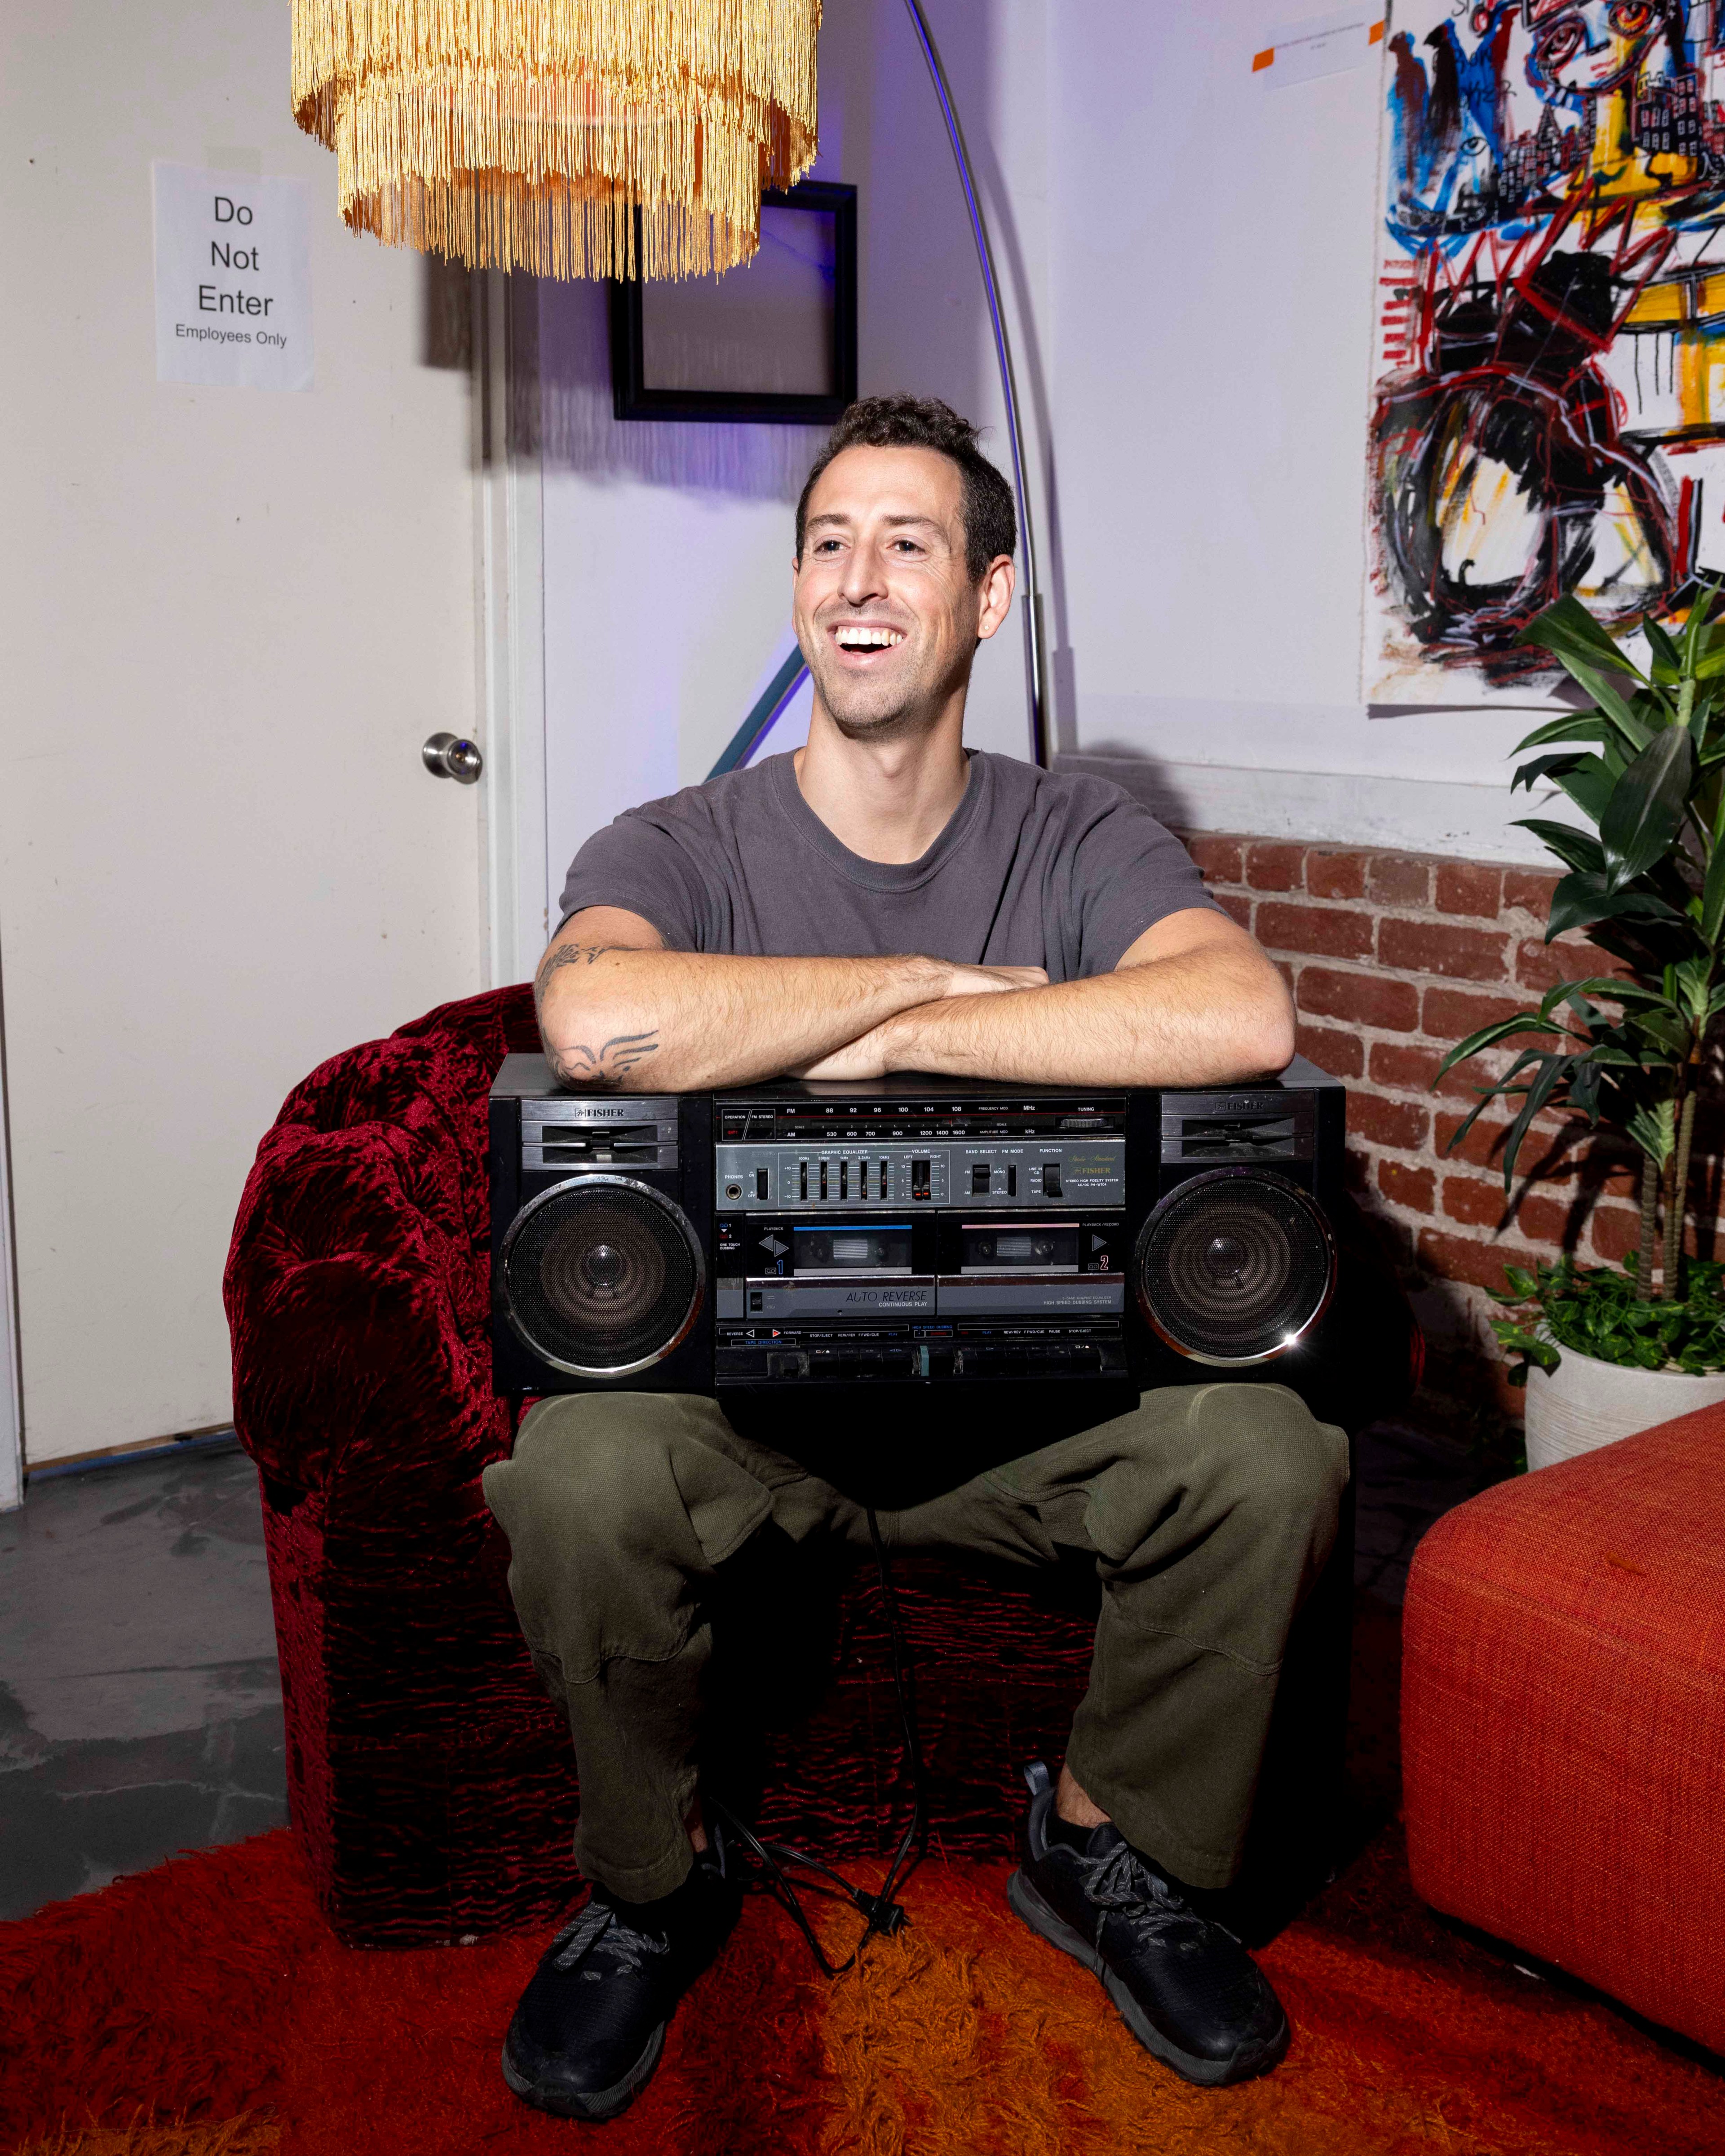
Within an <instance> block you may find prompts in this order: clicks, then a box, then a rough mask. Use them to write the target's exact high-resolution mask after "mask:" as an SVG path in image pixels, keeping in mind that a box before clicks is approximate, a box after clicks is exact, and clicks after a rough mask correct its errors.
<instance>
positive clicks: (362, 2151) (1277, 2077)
mask: <svg viewBox="0 0 1725 2156" xmlns="http://www.w3.org/2000/svg"><path fill="white" fill-rule="evenodd" d="M1007 1868H1008V1867H1007V1866H1004V1864H1003V1865H995V1864H942V1863H938V1862H930V1863H927V1864H926V1865H924V1866H923V1867H922V1870H921V1871H918V1872H917V1873H916V1876H915V1877H914V1878H913V1879H912V1881H911V1885H910V1887H909V1890H908V1894H907V1901H908V1905H909V1907H910V1909H911V1917H912V1923H911V1928H909V1929H908V1930H906V1932H904V1933H901V1934H900V1936H899V1937H898V1938H896V1939H893V1940H891V1941H878V1942H876V1943H875V1946H874V1947H873V1948H871V1949H870V1953H869V1955H868V1957H867V1958H866V1960H865V1963H864V1964H863V1966H862V1967H861V1969H860V1970H859V1971H857V1972H855V1973H853V1974H850V1975H848V1976H846V1977H843V1978H841V1979H839V1980H838V1981H837V1982H836V1983H834V1984H828V1983H826V1982H824V1980H822V1979H819V1978H818V1977H817V1976H816V1974H814V1969H813V1967H812V1964H811V1963H809V1960H808V1958H807V1955H806V1951H805V1949H804V1948H803V1945H802V1943H801V1942H800V1941H799V1940H798V1938H796V1936H795V1935H794V1933H793V1931H792V1929H791V1926H790V1924H789V1922H788V1919H787V1918H786V1917H784V1916H783V1914H782V1913H781V1912H780V1911H778V1909H777V1908H776V1907H774V1906H773V1904H771V1903H770V1902H767V1901H765V1900H764V1899H763V1898H752V1899H751V1901H750V1902H748V1904H747V1907H746V1909H745V1912H744V1916H743V1920H742V1924H741V1926H740V1927H739V1928H738V1931H737V1933H736V1935H735V1936H734V1938H732V1942H731V1943H730V1945H729V1946H728V1947H727V1948H726V1952H725V1954H724V1955H723V1957H722V1958H721V1960H720V1961H719V1962H718V1963H716V1965H715V1967H714V1968H713V1969H711V1971H709V1973H708V1974H706V1977H705V1978H703V1979H702V1980H701V1984H700V1986H699V1988H698V1989H697V1990H696V1992H695V1993H694V1994H692V1996H691V1999H690V2000H689V2001H688V2002H686V2003H685V2006H684V2008H683V2010H681V2012H680V2014H679V2015H678V2017H677V2019H676V2021H675V2024H674V2025H673V2028H672V2032H671V2035H670V2041H669V2043H668V2045H667V2047H666V2052H665V2062H664V2064H663V2065H662V2066H661V2067H660V2071H659V2074H658V2076H657V2077H656V2078H655V2080H654V2082H652V2083H651V2085H650V2086H649V2088H648V2090H647V2092H646V2093H645V2094H644V2096H643V2097H641V2098H640V2100H639V2102H637V2103H636V2105H635V2106H634V2109H633V2110H632V2111H630V2112H629V2113H627V2114H626V2115H625V2117H624V2118H623V2119H621V2120H620V2121H619V2122H617V2123H614V2124H613V2125H610V2126H606V2127H599V2128H590V2127H578V2126H573V2125H569V2124H566V2123H561V2122H558V2121H555V2120H551V2119H546V2118H542V2117H537V2116H536V2115H535V2114H533V2113H532V2112H528V2111H526V2110H525V2109H523V2108H522V2107H521V2106H520V2105H519V2104H517V2103H516V2101H515V2099H514V2098H513V2097H511V2096H510V2095H509V2093H508V2092H507V2091H506V2089H505V2087H504V2086H503V2083H502V2082H501V2079H500V2077H499V2075H498V2071H497V2050H498V2045H499V2041H500V2039H501V2032H502V2030H503V2027H504V2025H505V2023H506V2020H507V2019H508V2016H509V2013H510V2010H511V2006H512V2005H513V2004H514V2001H515V1999H516V1994H517V1993H518V1992H519V1990H520V1989H521V1985H522V1984H524V1983H525V1982H526V1978H527V1975H528V1974H529V1972H530V1971H531V1969H532V1966H533V1964H534V1962H535V1960H536V1958H537V1956H538V1953H539V1952H540V1950H541V1948H542V1939H541V1938H539V1937H537V1936H535V1937H532V1938H498V1939H491V1940H488V1941H486V1942H485V1943H483V1944H481V1945H478V1946H473V1947H468V1948H444V1949H442V1950H434V1951H429V1952H422V1953H356V1952H352V1951H350V1950H348V1949H346V1948H342V1947H340V1946H338V1945H336V1943H335V1942H334V1940H333V1939H332V1938H331V1937H330V1935H329V1933H328V1932H327V1931H326V1928H325V1927H324V1925H323V1923H322V1921H321V1918H320V1917H319V1916H318V1914H317V1912H316V1908H315V1907H314V1906H313V1903H312V1901H311V1894H310V1892H309V1891H308V1889H307V1886H306V1883H305V1876H304V1874H303V1872H302V1871H301V1869H300V1863H299V1860H298V1856H297V1855H296V1852H295V1843H294V1840H293V1838H292V1836H291V1835H290V1834H289V1833H288V1832H286V1831H282V1832H280V1833H275V1834H269V1835H259V1837H258V1838H257V1839H255V1840H252V1841H248V1842H242V1843H240V1844H239V1845H237V1846H235V1847H233V1848H228V1849H218V1850H210V1851H203V1852H202V1853H200V1854H198V1855H195V1856H183V1857H180V1858H177V1859H176V1860H175V1861H173V1862H172V1863H170V1864H167V1865H164V1866H162V1867H161V1868H160V1869H159V1870H157V1871H151V1872H145V1873H141V1874H140V1875H139V1876H136V1877H134V1878H131V1879H125V1880H121V1881H116V1884H115V1885H113V1886H110V1887H108V1888H107V1889H105V1892H101V1893H100V1894H93V1895H87V1896H84V1897H80V1898H79V1899H77V1900H75V1901H71V1902H60V1903H59V1904H57V1905H56V1906H55V1907H52V1908H49V1909H46V1910H44V1911H43V1912H41V1913H40V1914H39V1915H38V1916H35V1917H30V1918H28V1919H27V1920H25V1921H24V1922H21V1923H15V1924H10V1925H6V1926H0V2149H3V2150H5V2151H8V2152H13V2151H18V2150H28V2151H29V2152H30V2156H477V2153H478V2152H495V2156H515V2152H517V2151H518V2152H521V2156H537V2152H550V2151H553V2150H557V2149H562V2150H565V2151H567V2149H569V2148H572V2147H573V2146H575V2145H577V2144H579V2145H582V2146H587V2145H593V2146H594V2147H596V2148H597V2147H601V2146H602V2147H603V2148H604V2150H605V2151H606V2152H607V2156H649V2152H650V2156H741V2153H742V2152H750V2156H752V2152H755V2151H774V2152H777V2151H784V2152H787V2156H834V2152H839V2151H851V2150H855V2151H861V2152H865V2153H866V2156H896V2152H899V2151H904V2152H906V2156H923V2152H930V2156H959V2152H963V2156H1055V2152H1061V2156H1065V2152H1070V2151H1076V2150H1082V2151H1085V2152H1086V2156H1090V2152H1096V2156H1128V2153H1129V2156H1199V2152H1200V2151H1201V2152H1204V2156H1218V2152H1221V2156H1247V2152H1250V2156H1259V2152H1262V2156H1271V2152H1275V2156H1428V2152H1430V2156H1436V2152H1442V2156H1625V2152H1626V2151H1635V2152H1640V2151H1645V2152H1647V2156H1717V2152H1719V2151H1720V2150H1721V2149H1722V2148H1725V2079H1722V2077H1721V2076H1719V2075H1718V2074H1717V2072H1715V2071H1712V2069H1711V2068H1710V2067H1709V2066H1706V2065H1703V2064H1702V2063H1699V2062H1697V2061H1695V2060H1692V2059H1691V2058H1689V2057H1686V2056H1684V2055H1683V2053H1682V2052H1681V2050H1680V2049H1678V2048H1676V2047H1675V2046H1667V2045H1666V2044H1664V2043H1662V2042H1661V2041H1659V2040H1656V2039H1655V2038H1653V2037H1651V2036H1650V2035H1645V2034H1644V2033H1642V2032H1641V2031H1640V2030H1638V2029H1637V2028H1635V2026H1633V2025H1631V2024H1630V2022H1629V2021H1628V2020H1625V2018H1623V2017H1622V2016H1621V2015H1618V2014H1616V2013H1615V2012H1614V2011H1613V2010H1611V2009H1610V2008H1609V2007H1608V2006H1606V2005H1603V2004H1601V2003H1600V2002H1599V2001H1597V2000H1594V1999H1589V1998H1585V1997H1583V1996H1579V1995H1577V1994H1574V1993H1573V1992H1570V1991H1568V1990H1566V1989H1561V1988H1559V1987H1558V1986H1554V1985H1553V1984H1548V1983H1543V1982H1541V1981H1539V1980H1538V1979H1534V1978H1532V1977H1529V1976H1525V1975H1522V1974H1517V1972H1516V1971H1515V1970H1514V1969H1511V1968H1510V1967H1508V1966H1507V1964H1506V1963H1504V1962H1503V1961H1502V1960H1501V1959H1499V1958H1497V1957H1495V1956H1493V1955H1492V1954H1491V1953H1488V1952H1487V1951H1486V1950H1485V1949H1484V1948H1481V1947H1480V1946H1477V1945H1476V1944H1474V1943H1471V1941H1468V1940H1466V1939H1463V1938H1457V1937H1455V1936H1454V1935H1452V1934H1451V1933H1449V1932H1447V1931H1445V1929H1444V1928H1442V1927H1440V1925H1438V1924H1437V1923H1436V1922H1435V1921H1434V1920H1433V1919H1432V1918H1431V1917H1430V1915H1429V1914H1428V1913H1427V1912H1425V1910H1423V1909H1422V1908H1421V1907H1420V1905H1419V1903H1418V1902H1415V1901H1414V1898H1413V1896H1412V1894H1411V1892H1409V1887H1408V1885H1407V1881H1406V1876H1405V1873H1404V1870H1403V1867H1402V1863H1401V1857H1400V1850H1399V1839H1398V1837H1397V1835H1396V1834H1395V1833H1394V1830H1389V1831H1387V1832H1386V1833H1385V1834H1384V1835H1381V1836H1380V1837H1379V1839H1378V1841H1377V1842H1376V1843H1375V1844H1374V1845H1373V1846H1372V1847H1371V1848H1370V1849H1368V1851H1366V1852H1365V1854H1364V1855H1363V1856H1362V1857H1361V1858H1360V1859H1359V1860H1358V1861H1357V1862H1356V1863H1355V1864H1354V1866H1353V1867H1352V1869H1351V1870H1350V1871H1348V1873H1346V1874H1345V1875H1344V1876H1343V1878H1342V1879H1341V1880H1340V1881H1338V1882H1337V1884H1336V1885H1335V1886H1333V1887H1332V1888H1331V1889H1330V1890H1329V1892H1327V1894H1326V1895H1325V1896H1324V1897H1322V1899H1321V1900H1320V1901H1319V1902H1317V1903H1316V1904H1315V1905H1314V1906H1313V1907H1312V1909H1311V1910H1310V1911H1309V1912H1307V1915H1306V1916H1305V1917H1302V1918H1301V1920H1300V1922H1297V1923H1296V1924H1295V1925H1293V1926H1292V1927H1291V1928H1290V1929H1289V1930H1287V1931H1286V1932H1285V1933H1283V1934H1282V1935H1281V1938H1278V1939H1277V1940H1276V1942H1275V1943H1274V1944H1273V1945H1271V1947H1270V1948H1267V1949H1266V1952H1265V1953H1264V1956H1263V1959H1264V1963H1265V1966H1266V1968H1267V1969H1268V1970H1269V1971H1270V1973H1271V1975H1272V1977H1273V1978H1274V1979H1275V1982H1276V1985H1277V1987H1278V1989H1280V1991H1281V1995H1282V1997H1283V1999H1285V2000H1286V2004H1287V2007H1288V2011H1289V2013H1290V2015H1291V2017H1292V2020H1293V2024H1294V2030H1295V2035H1294V2042H1293V2047H1292V2049H1291V2051H1290V2053H1289V2055H1288V2057H1287V2059H1286V2061H1285V2062H1284V2063H1283V2065H1282V2066H1281V2067H1280V2068H1278V2069H1277V2071H1276V2072H1275V2073H1274V2074H1273V2075H1271V2076H1269V2077H1268V2078H1267V2079H1266V2080H1264V2081H1260V2082H1252V2083H1250V2084H1248V2085H1247V2086H1246V2087H1243V2088H1237V2089H1227V2090H1221V2091H1217V2092H1203V2091H1199V2090H1197V2089H1193V2088H1190V2087H1187V2085H1186V2084H1185V2083H1184V2082H1180V2081H1178V2079H1176V2078H1175V2076H1173V2075H1172V2074H1170V2073H1168V2071H1165V2070H1164V2069H1163V2068H1162V2067H1160V2066H1157V2065H1156V2064H1155V2063H1154V2062H1153V2061H1151V2060H1150V2059H1149V2058H1147V2056H1145V2054H1144V2053H1143V2052H1142V2051H1140V2050H1139V2049H1138V2047H1137V2045H1136V2044H1135V2043H1133V2042H1132V2040H1131V2038H1130V2037H1129V2036H1128V2035H1127V2033H1126V2031H1125V2030H1124V2029H1123V2028H1122V2026H1121V2025H1120V2023H1119V2022H1118V2021H1117V2020H1116V2018H1115V2016H1114V2015H1113V2013H1112V2011H1111V2009H1110V2008H1109V2007H1108V2005H1107V2004H1106V2000H1105V1999H1104V1997H1103V1995H1102V1993H1101V1989H1100V1988H1099V1987H1098V1986H1097V1985H1096V1983H1095V1982H1094V1981H1093V1980H1092V1979H1091V1978H1090V1977H1089V1976H1087V1975H1086V1974H1085V1973H1084V1972H1083V1971H1082V1970H1081V1969H1078V1968H1077V1967H1076V1965H1075V1964H1074V1963H1071V1962H1070V1961H1068V1960H1067V1959H1066V1958H1065V1956H1063V1955H1060V1954H1058V1953H1054V1952H1053V1951H1052V1950H1051V1949H1050V1948H1047V1947H1045V1945H1044V1944H1043V1943H1041V1942H1040V1940H1038V1939H1037V1938H1034V1936H1033V1935H1032V1934H1031V1933H1029V1932H1027V1931H1025V1930H1024V1928H1023V1927H1022V1926H1020V1925H1019V1923H1018V1922H1016V1920H1015V1919H1014V1918H1013V1917H1011V1916H1010V1915H1009V1912H1008V1911H1007V1909H1006V1906H1005V1903H1004V1900H1003V1898H1002V1887H1003V1884H1004V1879H1005V1876H1006V1871H1007ZM827 1928H829V1932H830V1933H831V1934H832V1936H833V1938H834V1941H835V1942H836V1941H837V1940H838V1939H839V1938H840V1937H842V1936H844V1934H845V1918H844V1915H843V1912H839V1911H836V1910H835V1911H834V1912H833V1914H832V1916H831V1917H830V1918H829V1920H827Z"/></svg>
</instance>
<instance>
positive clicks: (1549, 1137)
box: [1431, 1109, 1586, 1175]
mask: <svg viewBox="0 0 1725 2156" xmlns="http://www.w3.org/2000/svg"><path fill="white" fill-rule="evenodd" d="M1511 1120H1512V1119H1511V1118H1510V1117H1508V1116H1481V1117H1480V1119H1479V1121H1478V1122H1476V1124H1475V1125H1474V1127H1473V1128H1472V1129H1471V1131H1470V1132H1468V1134H1467V1136H1466V1137H1465V1138H1464V1139H1463V1140H1462V1141H1461V1144H1460V1145H1459V1146H1457V1147H1455V1151H1454V1152H1450V1150H1449V1147H1450V1139H1451V1138H1452V1137H1454V1135H1455V1132H1457V1131H1459V1130H1460V1129H1461V1126H1462V1123H1463V1122H1465V1121H1466V1117H1465V1116H1461V1115H1457V1114H1455V1113H1453V1112H1452V1111H1450V1110H1449V1109H1444V1110H1441V1111H1440V1112H1439V1115H1438V1118H1437V1122H1436V1123H1435V1126H1434V1127H1433V1130H1432V1134H1431V1147H1432V1151H1433V1152H1434V1153H1435V1154H1436V1156H1437V1157H1438V1158H1439V1159H1440V1160H1444V1161H1464V1160H1465V1161H1466V1163H1468V1164H1469V1166H1470V1167H1472V1168H1497V1169H1498V1170H1500V1171H1501V1170H1502V1166H1503V1153H1502V1145H1503V1140H1504V1137H1505V1135H1506V1133H1507V1132H1508V1130H1509V1127H1510V1122H1511ZM1585 1132H1586V1126H1585V1124H1584V1123H1582V1122H1580V1121H1579V1119H1578V1120H1572V1119H1570V1118H1568V1117H1561V1116H1554V1115H1543V1116H1535V1117H1534V1119H1533V1127H1532V1130H1531V1131H1529V1132H1528V1133H1527V1137H1524V1138H1523V1139H1522V1150H1521V1152H1520V1153H1519V1155H1518V1156H1517V1161H1516V1171H1517V1174H1519V1175H1527V1174H1528V1173H1531V1172H1532V1170H1533V1169H1534V1168H1538V1167H1539V1166H1540V1165H1541V1164H1542V1163H1544V1162H1545V1161H1546V1159H1547V1157H1548V1155H1555V1156H1562V1157H1564V1158H1567V1157H1568V1151H1569V1147H1568V1140H1570V1139H1579V1138H1580V1137H1583V1136H1584V1134H1585Z"/></svg>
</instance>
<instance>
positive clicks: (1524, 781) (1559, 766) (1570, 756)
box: [1509, 748, 1604, 793]
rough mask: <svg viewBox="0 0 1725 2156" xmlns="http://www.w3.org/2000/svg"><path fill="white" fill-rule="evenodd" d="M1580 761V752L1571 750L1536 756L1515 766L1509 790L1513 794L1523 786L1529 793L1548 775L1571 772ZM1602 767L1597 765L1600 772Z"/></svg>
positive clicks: (1602, 765)
mask: <svg viewBox="0 0 1725 2156" xmlns="http://www.w3.org/2000/svg"><path fill="white" fill-rule="evenodd" d="M1581 761H1582V754H1581V752H1579V750H1576V749H1573V748H1566V749H1559V750H1558V752H1556V754H1555V755H1553V756H1536V757H1534V759H1533V761H1532V762H1531V763H1520V764H1517V766H1516V775H1515V777H1514V778H1512V779H1511V781H1510V782H1509V790H1510V792H1511V793H1514V792H1515V791H1516V790H1517V788H1518V787H1522V786H1525V787H1526V788H1527V789H1528V791H1529V792H1530V793H1531V792H1532V789H1533V788H1534V787H1535V786H1536V785H1537V784H1538V782H1539V781H1540V780H1541V779H1542V778H1545V777H1547V776H1548V774H1555V773H1559V772H1567V771H1573V770H1574V768H1575V767H1576V765H1577V764H1578V763H1579V762H1581ZM1593 761H1594V762H1595V763H1599V758H1598V757H1594V758H1593ZM1599 768H1600V769H1601V770H1602V771H1603V770H1604V764H1599Z"/></svg>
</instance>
